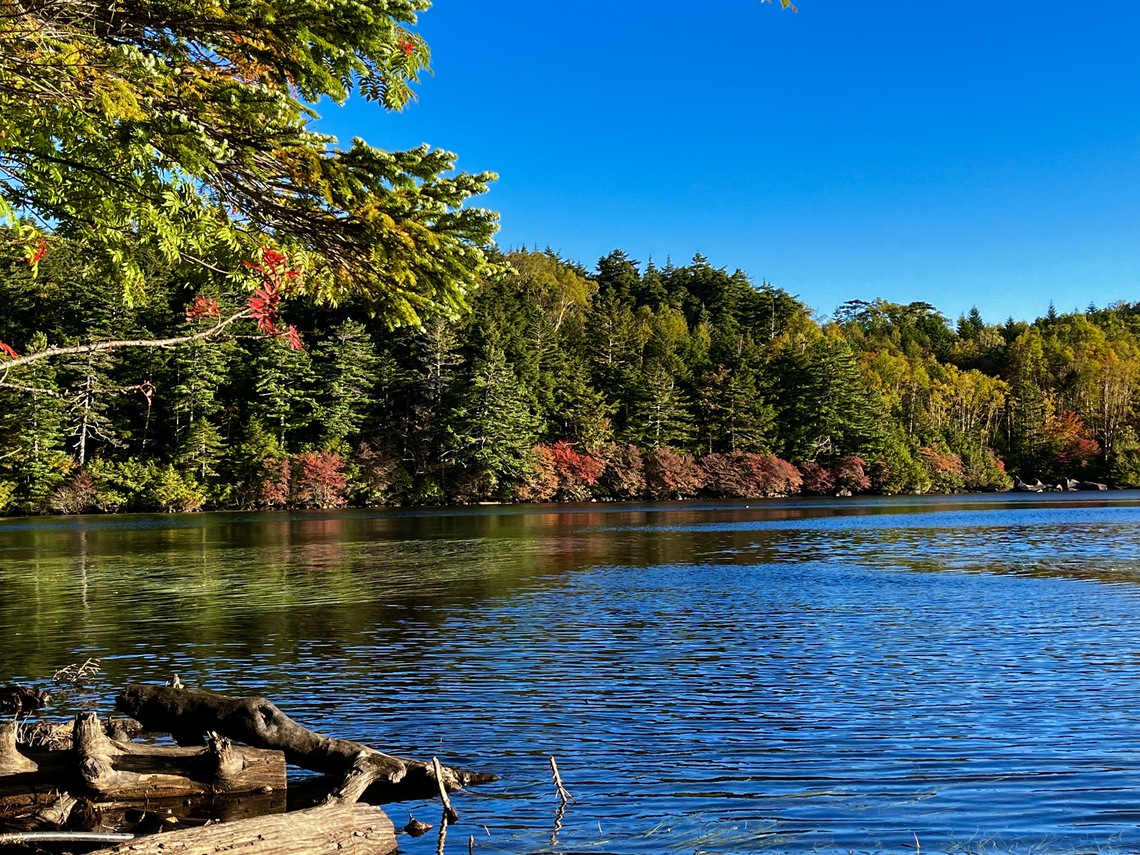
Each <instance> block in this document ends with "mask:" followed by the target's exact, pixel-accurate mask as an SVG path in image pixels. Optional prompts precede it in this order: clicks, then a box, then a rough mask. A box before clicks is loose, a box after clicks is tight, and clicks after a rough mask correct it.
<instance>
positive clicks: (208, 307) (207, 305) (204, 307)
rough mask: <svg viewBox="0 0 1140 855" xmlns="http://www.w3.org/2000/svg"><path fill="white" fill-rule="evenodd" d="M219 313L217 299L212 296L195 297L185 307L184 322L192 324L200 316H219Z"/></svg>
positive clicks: (220, 312) (198, 319)
mask: <svg viewBox="0 0 1140 855" xmlns="http://www.w3.org/2000/svg"><path fill="white" fill-rule="evenodd" d="M221 314H222V310H221V308H220V307H219V306H218V301H217V300H215V299H214V298H213V297H201V296H199V297H195V298H194V302H193V303H191V304H190V305H189V306H187V307H186V323H188V324H192V323H194V322H195V321H200V320H202V318H217V317H221Z"/></svg>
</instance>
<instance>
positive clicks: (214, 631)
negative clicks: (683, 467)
mask: <svg viewBox="0 0 1140 855" xmlns="http://www.w3.org/2000/svg"><path fill="white" fill-rule="evenodd" d="M1138 547H1140V496H1138V495H1137V494H1131V493H1112V494H1098V495H1083V496H1081V497H1079V498H1074V497H1071V496H989V497H966V498H925V497H922V498H895V499H865V500H819V501H797V502H791V501H789V502H767V503H755V502H753V503H750V506H745V505H743V504H674V505H658V506H653V505H638V506H632V505H579V506H560V507H553V508H551V507H542V508H530V509H513V508H480V509H475V510H472V511H461V512H457V511H448V512H427V511H417V512H392V513H375V512H359V511H358V512H344V513H310V514H300V513H298V514H247V515H237V514H230V515H226V514H209V515H198V516H185V517H157V516H146V517H123V518H114V519H109V518H97V517H88V518H70V519H51V520H7V521H4V520H0V633H2V639H3V644H2V645H0V682H7V681H8V680H10V679H20V680H28V681H32V682H38V684H42V678H44V677H45V675H50V674H51V673H52V671H54V670H55V669H57V668H59V667H62V666H63V665H66V664H68V663H70V662H73V661H82V660H83V659H84V658H86V657H88V656H96V657H98V658H99V659H100V661H101V664H102V666H103V669H104V670H103V673H102V674H100V675H99V677H98V678H96V680H95V681H94V683H93V684H92V685H91V686H90V687H89V688H88V690H87V691H86V692H83V693H78V694H77V695H76V696H75V697H73V698H72V699H71V701H72V702H73V703H74V702H78V701H80V700H81V701H83V702H92V703H97V704H100V705H104V706H108V705H109V703H110V701H109V699H110V698H111V697H112V696H113V694H114V692H115V690H116V689H117V688H119V687H120V686H122V685H124V684H126V683H127V682H130V681H134V680H150V681H158V680H165V679H167V678H168V677H169V676H170V674H171V673H174V672H177V673H178V674H179V675H180V676H181V678H182V679H183V680H184V681H185V682H187V683H189V684H192V685H197V686H201V687H205V688H213V689H217V690H221V691H226V692H230V693H251V692H258V693H266V694H269V695H270V696H271V697H272V698H274V699H275V700H276V701H277V702H278V704H279V705H280V706H282V707H283V708H285V709H286V711H287V712H289V713H290V714H292V715H293V716H294V717H295V718H297V719H299V720H301V721H302V722H304V723H305V724H308V725H309V726H311V727H313V728H315V729H318V730H322V731H326V732H329V733H336V734H338V735H344V736H348V737H351V738H355V739H360V740H362V741H366V742H369V743H371V744H374V745H376V746H377V747H380V748H383V749H385V750H391V751H393V752H397V753H406V754H414V755H417V756H424V757H430V756H431V755H433V754H435V755H438V756H440V758H441V760H443V761H444V762H450V763H453V764H455V765H466V766H469V767H474V768H481V769H488V770H491V771H494V772H496V773H498V774H499V775H501V776H502V781H501V782H500V783H498V784H494V785H490V786H486V787H483V788H480V789H479V790H478V792H472V793H469V794H461V795H460V796H458V798H457V799H456V806H457V807H458V809H459V811H460V813H461V814H462V824H461V825H459V826H456V827H454V828H452V829H451V831H450V834H449V839H448V851H455V852H466V851H467V836H468V835H473V836H474V838H475V851H477V852H497V853H530V852H561V853H571V852H597V853H605V852H617V853H647V852H664V853H697V852H709V853H712V852H721V853H737V852H739V853H745V852H808V851H813V852H814V851H819V852H850V851H855V852H879V851H904V850H906V849H908V848H909V849H910V850H911V851H913V849H914V846H915V842H916V840H917V841H918V843H919V845H920V847H921V850H922V851H925V852H1106V851H1114V852H1116V851H1119V852H1136V851H1140V679H1138V678H1140V584H1138V583H1140V548H1138ZM65 702H66V701H65ZM551 754H553V755H556V756H557V758H558V765H559V767H560V769H561V772H562V776H563V778H564V779H565V781H566V786H567V788H568V789H569V790H570V792H571V793H572V794H573V795H574V796H575V797H576V799H577V803H575V804H572V805H569V806H568V807H567V809H566V810H565V812H564V815H562V816H561V817H559V816H558V815H557V813H556V810H557V808H558V799H557V797H556V796H555V791H554V787H553V784H552V783H551V780H550V768H549V765H548V760H547V756H548V755H551ZM407 807H408V808H410V809H411V810H412V811H413V812H414V813H415V814H416V816H417V817H418V818H420V819H424V820H427V821H429V822H438V808H437V806H435V805H432V804H430V803H416V804H412V805H408V806H407ZM405 812H406V809H405V807H403V806H400V805H394V806H391V807H390V813H391V814H392V816H393V818H394V819H395V820H396V824H397V825H402V824H403V823H404V822H405V821H406V815H405ZM556 821H557V822H558V827H557V829H556V828H555V824H556ZM435 845H436V842H435V838H434V835H428V836H427V837H424V838H420V839H419V840H413V839H411V838H406V837H405V838H402V848H403V850H404V851H406V852H408V853H428V852H434V851H435Z"/></svg>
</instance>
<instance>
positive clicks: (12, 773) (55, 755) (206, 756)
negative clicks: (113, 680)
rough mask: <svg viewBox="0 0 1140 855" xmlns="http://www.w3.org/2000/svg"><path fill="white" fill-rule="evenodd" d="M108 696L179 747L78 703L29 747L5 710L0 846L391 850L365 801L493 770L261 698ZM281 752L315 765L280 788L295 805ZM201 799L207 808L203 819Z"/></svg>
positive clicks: (388, 826)
mask: <svg viewBox="0 0 1140 855" xmlns="http://www.w3.org/2000/svg"><path fill="white" fill-rule="evenodd" d="M116 704H117V706H118V707H119V709H120V711H122V712H124V713H126V714H127V715H130V716H132V717H133V718H134V719H137V722H138V723H139V724H140V725H141V728H142V729H145V730H147V731H153V732H161V733H169V734H170V735H171V736H173V737H174V740H175V742H177V743H178V745H176V746H175V745H164V746H159V745H151V744H147V743H141V742H134V741H132V740H131V738H130V736H129V735H128V734H129V732H130V728H125V727H124V726H123V725H122V723H117V724H115V725H108V724H107V723H105V722H103V721H101V720H100V719H99V718H98V717H97V716H96V715H95V714H93V713H86V714H82V715H80V716H77V717H76V719H75V721H74V723H73V725H72V727H71V729H70V734H67V733H66V729H64V728H59V727H56V728H48V729H49V730H50V732H51V734H52V737H51V739H52V742H53V744H59V743H60V742H63V743H64V744H66V743H68V742H69V743H70V745H69V746H68V747H66V748H63V749H58V748H57V749H35V748H32V747H31V746H29V745H27V744H26V743H22V742H21V740H20V739H19V736H20V729H19V727H18V726H17V722H16V721H14V720H13V721H3V722H0V847H3V846H4V845H11V844H23V845H25V846H28V847H34V848H36V849H39V850H43V849H45V847H47V848H50V846H51V845H52V844H55V845H56V849H54V850H52V851H83V852H90V851H91V848H92V846H97V845H99V844H107V843H115V844H116V845H115V846H114V847H112V848H109V849H100V850H98V851H99V853H111V852H116V853H127V852H129V853H132V855H146V853H152V852H153V853H158V852H160V851H161V852H163V853H170V852H172V851H177V852H179V853H187V855H190V853H199V852H200V853H219V852H227V851H230V850H232V849H241V850H242V851H243V852H247V853H251V854H252V855H261V853H265V854H266V855H277V853H286V852H289V853H302V855H303V853H318V852H334V851H338V850H343V849H351V850H352V851H354V852H357V853H375V854H376V855H380V853H385V854H386V853H392V852H395V851H396V849H397V847H396V842H395V829H394V828H393V826H392V823H391V821H390V820H389V819H388V817H387V816H386V815H385V814H384V812H383V811H382V810H381V809H380V808H379V807H376V806H374V805H377V804H382V803H386V802H391V801H399V800H404V799H423V798H433V797H435V796H438V795H441V794H442V795H446V793H447V791H449V790H450V791H454V790H457V789H461V788H463V787H466V786H470V785H472V784H480V783H487V782H489V781H493V780H496V777H495V776H494V775H491V774H488V773H483V772H473V771H469V770H463V769H453V768H449V767H446V766H439V765H438V761H436V763H435V765H434V766H433V764H431V763H425V762H423V761H420V760H413V759H410V758H406V757H396V756H393V755H390V754H385V753H383V752H381V751H378V750H376V749H375V748H372V747H370V746H367V745H363V744H361V743H358V742H353V741H350V740H345V739H337V738H335V737H328V736H324V735H322V734H319V733H315V732H313V731H311V730H309V729H307V728H305V727H304V726H302V725H300V724H298V723H297V722H295V721H294V720H293V719H291V718H289V716H287V715H286V714H285V713H283V712H282V711H281V710H280V709H278V708H277V706H275V705H274V704H273V703H271V702H270V701H268V700H266V699H265V698H232V697H228V696H225V695H218V694H214V693H211V692H204V691H196V690H191V689H187V688H184V687H178V688H175V687H159V686H142V685H132V686H130V687H128V688H127V690H126V691H124V692H123V694H122V695H120V696H119V697H118V698H117V699H116ZM138 726H139V725H136V728H138ZM61 734H62V735H61ZM68 736H70V739H68ZM286 763H290V764H293V765H296V766H300V767H301V768H304V769H309V770H312V771H315V772H319V773H322V775H323V776H324V777H321V778H314V779H310V780H308V781H306V782H305V783H304V786H300V787H295V788H293V790H292V792H291V794H290V802H291V805H290V807H294V806H296V803H300V804H301V805H302V808H301V809H298V810H291V811H290V812H288V813H285V812H284V811H285V809H286V802H285V794H286V791H287V788H288V781H287V777H286ZM437 770H438V771H437ZM306 793H307V795H306ZM295 794H300V796H301V797H300V799H297V798H295V797H294V796H295ZM204 804H205V805H208V806H209V808H210V809H211V812H212V813H213V814H214V815H213V816H212V817H211V820H210V822H209V823H207V824H204V825H203V824H201V823H202V822H203V821H204V820H203V819H202V818H201V816H202V810H203V805H204ZM219 820H222V821H219ZM195 823H197V824H195ZM157 831H161V832H162V833H154V832H157ZM142 835H148V836H142ZM120 841H121V842H120ZM60 846H62V847H63V849H60V848H59V847H60Z"/></svg>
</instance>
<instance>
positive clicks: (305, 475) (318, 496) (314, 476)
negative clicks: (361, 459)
mask: <svg viewBox="0 0 1140 855" xmlns="http://www.w3.org/2000/svg"><path fill="white" fill-rule="evenodd" d="M343 469H344V459H343V458H342V457H341V456H340V455H339V454H333V453H332V452H320V451H306V452H305V453H304V454H298V455H297V456H296V457H294V458H293V504H294V505H300V506H301V507H305V508H339V507H342V506H343V505H345V504H346V502H347V500H346V499H345V495H344V494H345V491H346V490H347V489H348V479H347V478H345V477H344V472H343V471H342V470H343Z"/></svg>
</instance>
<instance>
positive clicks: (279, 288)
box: [245, 247, 304, 350]
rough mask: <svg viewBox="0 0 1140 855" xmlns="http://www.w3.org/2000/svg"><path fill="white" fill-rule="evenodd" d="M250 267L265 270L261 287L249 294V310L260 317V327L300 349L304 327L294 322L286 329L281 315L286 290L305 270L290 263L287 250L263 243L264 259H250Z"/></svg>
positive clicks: (247, 264)
mask: <svg viewBox="0 0 1140 855" xmlns="http://www.w3.org/2000/svg"><path fill="white" fill-rule="evenodd" d="M245 264H246V267H249V268H250V269H251V270H255V271H257V272H258V273H260V274H261V276H262V280H261V287H260V288H258V289H257V290H256V291H254V292H253V296H252V297H250V298H249V304H248V305H249V311H250V314H251V315H253V319H254V320H255V321H257V328H258V329H259V330H260V331H261V332H262V333H264V334H265V335H269V336H276V337H283V338H285V339H286V340H287V341H288V343H289V347H291V348H292V349H293V350H300V349H301V348H302V347H303V346H304V345H303V343H302V342H301V331H300V330H298V329H297V328H296V327H295V326H293V325H292V324H289V325H288V326H286V327H285V328H284V329H282V328H281V327H280V326H279V324H280V317H279V315H278V312H279V309H280V306H281V296H282V294H287V293H288V292H289V289H290V288H291V287H292V286H293V283H294V282H295V281H296V279H297V278H298V277H299V276H300V275H301V271H299V270H297V269H296V268H293V267H290V266H289V262H288V259H287V258H286V257H285V253H283V252H281V251H280V250H276V249H270V248H269V247H262V249H261V263H260V264H253V263H252V262H249V261H247V262H246V263H245Z"/></svg>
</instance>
